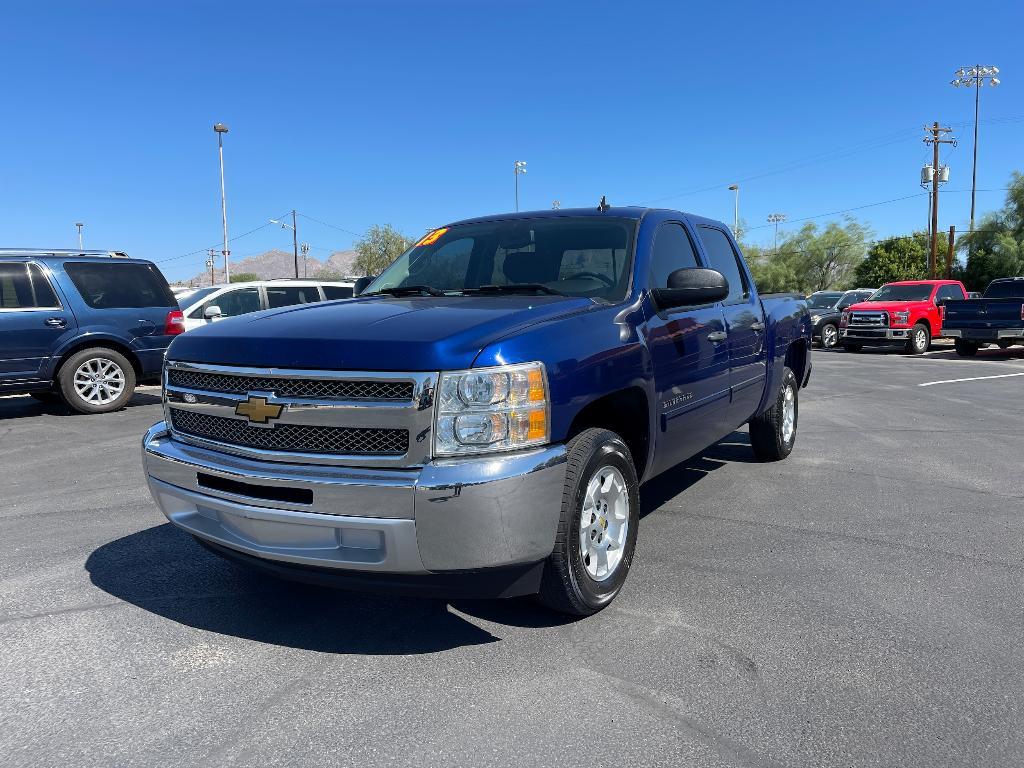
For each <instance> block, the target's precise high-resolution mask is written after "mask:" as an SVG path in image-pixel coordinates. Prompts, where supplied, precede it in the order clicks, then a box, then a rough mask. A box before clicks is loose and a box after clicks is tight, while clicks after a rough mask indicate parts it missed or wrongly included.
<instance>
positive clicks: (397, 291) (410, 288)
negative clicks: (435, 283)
mask: <svg viewBox="0 0 1024 768" xmlns="http://www.w3.org/2000/svg"><path fill="white" fill-rule="evenodd" d="M381 294H387V295H388V296H417V295H420V296H421V295H423V294H426V295H427V296H444V295H445V293H444V291H439V290H438V289H437V288H431V287H430V286H429V285H396V286H395V287H394V288H382V289H380V290H379V291H374V292H373V293H363V294H360V296H380V295H381Z"/></svg>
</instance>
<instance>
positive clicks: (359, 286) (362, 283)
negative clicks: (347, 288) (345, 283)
mask: <svg viewBox="0 0 1024 768" xmlns="http://www.w3.org/2000/svg"><path fill="white" fill-rule="evenodd" d="M373 281H374V278H372V277H360V278H358V279H357V280H356V284H355V285H354V286H352V295H353V296H358V295H359V294H360V293H362V292H363V291H365V290H366V286H368V285H369V284H370V283H372V282H373Z"/></svg>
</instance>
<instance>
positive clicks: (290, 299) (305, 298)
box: [267, 285, 320, 309]
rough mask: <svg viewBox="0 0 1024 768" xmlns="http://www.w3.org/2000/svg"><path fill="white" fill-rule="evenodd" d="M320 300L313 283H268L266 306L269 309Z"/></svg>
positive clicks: (318, 292)
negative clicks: (300, 284)
mask: <svg viewBox="0 0 1024 768" xmlns="http://www.w3.org/2000/svg"><path fill="white" fill-rule="evenodd" d="M316 301H320V291H318V290H317V289H316V286H315V285H302V286H299V285H268V286H267V306H268V307H270V308H271V309H275V308H277V307H289V306H292V305H293V304H312V303H313V302H316Z"/></svg>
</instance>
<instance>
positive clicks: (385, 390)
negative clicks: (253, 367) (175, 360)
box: [167, 369, 413, 400]
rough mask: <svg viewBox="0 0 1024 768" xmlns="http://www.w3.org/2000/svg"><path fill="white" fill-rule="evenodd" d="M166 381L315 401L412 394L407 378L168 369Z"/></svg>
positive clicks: (407, 396) (211, 389)
mask: <svg viewBox="0 0 1024 768" xmlns="http://www.w3.org/2000/svg"><path fill="white" fill-rule="evenodd" d="M167 383H168V384H169V385H170V386H173V387H181V388H182V389H196V390H202V391H204V392H234V393H238V394H245V393H246V392H254V391H258V392H273V393H274V394H276V395H279V396H280V397H303V398H310V399H316V400H412V396H413V383H412V382H411V381H374V380H372V379H370V380H364V381H358V380H348V379H346V380H338V379H282V378H275V377H262V376H236V375H232V374H223V373H202V372H200V371H190V370H179V369H170V370H168V371H167Z"/></svg>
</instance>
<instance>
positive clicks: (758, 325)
mask: <svg viewBox="0 0 1024 768" xmlns="http://www.w3.org/2000/svg"><path fill="white" fill-rule="evenodd" d="M750 329H751V330H752V331H757V332H759V333H760V332H761V331H763V330H764V323H762V322H761V321H760V320H755V321H754V322H752V323H751V324H750Z"/></svg>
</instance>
